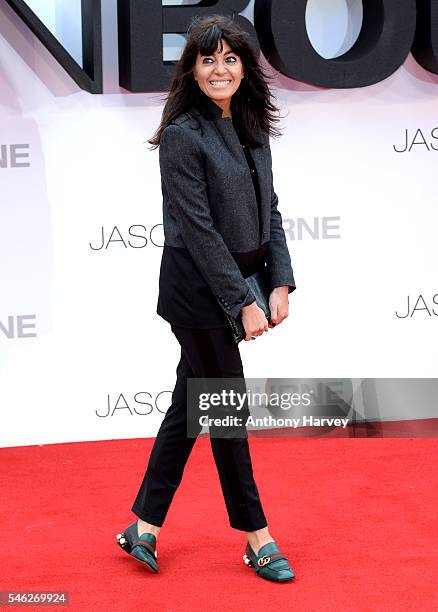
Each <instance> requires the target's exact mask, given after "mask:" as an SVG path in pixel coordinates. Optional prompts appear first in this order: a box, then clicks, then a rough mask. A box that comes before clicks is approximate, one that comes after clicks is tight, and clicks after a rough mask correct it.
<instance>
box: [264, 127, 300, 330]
mask: <svg viewBox="0 0 438 612" xmlns="http://www.w3.org/2000/svg"><path fill="white" fill-rule="evenodd" d="M267 149H268V155H269V166H270V172H271V230H270V239H269V248H268V254H267V266H268V271H269V279H270V285H271V295H270V298H269V306H270V310H271V322H272V323H273V324H274V325H278V324H279V323H281V322H282V321H283V320H284V319H285V318H286V317H287V316H288V296H289V293H292V291H294V290H295V289H296V285H295V280H294V274H293V269H292V264H291V259H290V254H289V250H288V247H287V242H286V236H285V233H284V229H283V223H282V217H281V213H280V211H279V210H278V196H277V194H276V193H275V190H274V181H273V172H272V156H271V147H270V145H269V139H268V144H267Z"/></svg>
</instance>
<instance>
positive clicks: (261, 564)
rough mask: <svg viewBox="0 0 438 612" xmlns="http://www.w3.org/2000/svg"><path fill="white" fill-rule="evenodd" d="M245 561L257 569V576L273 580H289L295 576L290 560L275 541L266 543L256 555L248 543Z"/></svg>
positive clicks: (244, 556)
mask: <svg viewBox="0 0 438 612" xmlns="http://www.w3.org/2000/svg"><path fill="white" fill-rule="evenodd" d="M243 562H244V563H245V565H247V566H248V567H252V568H254V569H255V571H256V574H257V576H260V578H265V579H266V580H272V581H273V582H287V581H289V580H292V579H293V578H295V574H294V573H293V571H292V569H291V567H290V565H289V562H288V560H287V559H286V557H285V556H284V555H283V554H282V553H281V551H280V549H279V548H278V546H277V544H276V543H275V542H268V543H267V544H264V545H263V546H262V547H261V548H260V550H259V552H258V554H257V555H256V554H255V552H254V551H253V549H252V548H251V546H250V545H249V544H247V545H246V549H245V554H244V555H243Z"/></svg>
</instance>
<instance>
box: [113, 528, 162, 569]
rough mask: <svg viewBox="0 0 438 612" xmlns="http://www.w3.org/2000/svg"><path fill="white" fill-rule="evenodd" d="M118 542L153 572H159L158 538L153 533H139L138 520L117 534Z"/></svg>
mask: <svg viewBox="0 0 438 612" xmlns="http://www.w3.org/2000/svg"><path fill="white" fill-rule="evenodd" d="M116 539H117V544H118V545H119V546H120V547H121V548H123V550H124V551H126V552H127V553H128V554H129V555H131V557H134V558H135V559H137V561H140V562H141V563H143V564H144V565H145V566H146V567H147V568H148V569H151V570H152V571H153V572H155V573H157V572H158V564H157V556H158V555H157V550H156V547H157V539H156V537H155V536H154V535H153V534H152V533H142V534H141V536H139V535H138V530H137V521H135V522H134V523H132V525H129V527H128V528H127V529H125V531H124V532H123V533H118V534H117V536H116Z"/></svg>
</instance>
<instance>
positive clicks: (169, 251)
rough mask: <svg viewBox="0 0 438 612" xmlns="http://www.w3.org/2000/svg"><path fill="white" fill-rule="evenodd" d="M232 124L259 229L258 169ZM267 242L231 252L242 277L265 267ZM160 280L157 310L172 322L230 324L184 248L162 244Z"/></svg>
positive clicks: (206, 325) (211, 325) (203, 325)
mask: <svg viewBox="0 0 438 612" xmlns="http://www.w3.org/2000/svg"><path fill="white" fill-rule="evenodd" d="M233 126H234V128H235V130H236V134H237V136H238V138H239V141H240V143H241V145H242V148H243V151H244V153H245V157H246V161H247V163H248V167H249V171H250V173H251V178H252V181H253V186H254V191H255V195H256V199H257V205H258V218H259V228H260V229H261V226H262V224H261V197H260V188H259V181H258V175H257V170H256V167H255V164H254V160H253V158H252V155H251V152H250V150H249V148H248V147H247V146H246V145H245V144H244V143H243V139H242V137H241V135H240V133H239V130H238V129H236V128H237V126H236V125H234V124H233ZM268 245H269V243H267V242H265V244H263V246H260V247H259V248H258V249H257V250H255V251H251V252H248V253H232V255H233V258H234V260H235V261H236V263H237V265H238V267H239V270H240V271H241V273H242V276H243V277H244V278H245V277H247V276H250V275H251V274H253V273H254V272H256V271H257V270H259V269H261V268H263V267H264V265H265V260H266V254H267V250H268ZM159 283H160V293H159V298H158V304H157V313H158V314H159V315H160V316H162V317H163V318H164V319H165V320H166V321H168V322H169V323H171V324H172V325H176V326H179V327H188V328H192V329H213V328H217V327H227V326H228V325H229V323H228V321H227V319H226V316H225V313H224V311H223V310H222V308H221V307H220V306H219V304H218V302H217V300H216V298H215V296H214V294H213V292H212V291H211V289H210V287H209V286H208V284H207V283H206V281H205V280H204V278H203V277H202V275H201V273H200V272H199V270H198V268H197V266H196V264H195V262H194V260H193V258H192V257H191V255H190V253H189V251H188V250H187V249H185V248H179V247H171V246H169V245H167V244H164V247H163V256H162V261H161V268H160V280H159ZM162 299H163V300H165V303H166V304H167V305H169V304H171V305H172V308H171V312H169V307H167V310H166V316H163V309H162V308H161V304H160V302H161V300H162Z"/></svg>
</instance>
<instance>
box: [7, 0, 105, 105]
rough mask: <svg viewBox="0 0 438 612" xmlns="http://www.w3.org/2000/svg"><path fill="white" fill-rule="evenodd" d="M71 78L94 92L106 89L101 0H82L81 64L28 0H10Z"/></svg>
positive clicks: (10, 3) (12, 5)
mask: <svg viewBox="0 0 438 612" xmlns="http://www.w3.org/2000/svg"><path fill="white" fill-rule="evenodd" d="M6 2H7V3H8V4H9V5H10V6H11V7H12V8H13V9H14V11H15V12H16V13H17V15H19V17H21V19H22V20H23V21H24V23H25V24H26V25H27V27H28V28H30V30H32V32H33V33H34V34H35V36H36V37H37V38H39V40H40V41H41V42H42V43H43V45H44V46H45V47H46V49H47V50H48V51H50V53H51V54H52V55H53V56H54V58H55V59H56V60H57V61H58V62H59V63H60V64H61V66H62V67H63V68H64V70H66V71H67V72H68V74H69V75H70V76H71V78H72V79H73V80H74V81H75V82H76V83H77V84H78V85H79V87H80V88H81V89H85V91H88V92H90V93H102V23H101V10H100V0H81V10H82V63H83V67H81V66H79V64H78V63H77V62H76V60H75V59H73V57H72V56H71V55H70V53H69V52H68V51H67V50H66V49H64V47H63V46H62V45H61V43H60V42H59V40H58V39H57V38H56V37H55V36H54V35H53V34H52V32H51V31H50V30H49V29H48V28H47V27H46V26H45V25H44V23H43V22H42V21H41V20H40V19H38V17H37V16H36V15H35V13H34V12H33V11H32V10H31V9H30V8H29V7H28V5H27V4H26V2H24V0H6Z"/></svg>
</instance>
